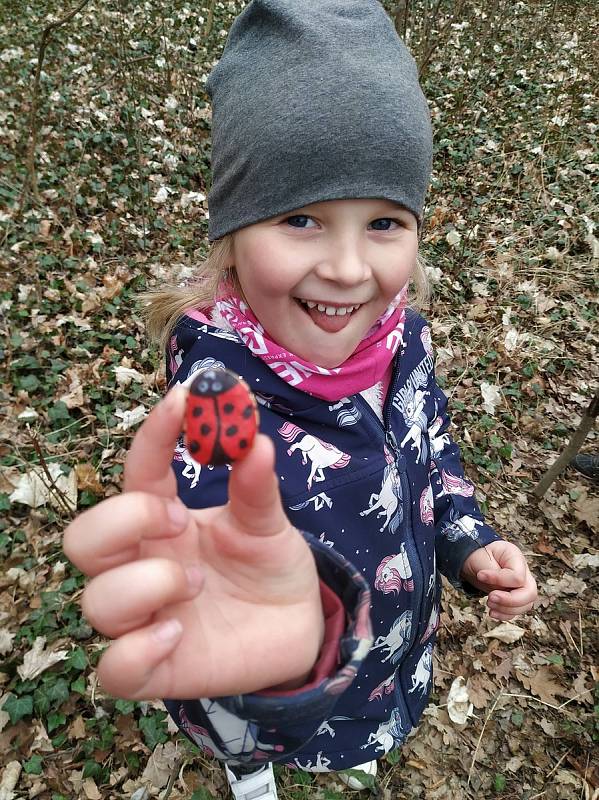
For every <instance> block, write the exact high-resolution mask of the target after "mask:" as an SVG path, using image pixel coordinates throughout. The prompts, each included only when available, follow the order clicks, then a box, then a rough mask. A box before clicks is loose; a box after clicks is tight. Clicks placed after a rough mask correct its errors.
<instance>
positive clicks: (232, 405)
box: [185, 368, 258, 466]
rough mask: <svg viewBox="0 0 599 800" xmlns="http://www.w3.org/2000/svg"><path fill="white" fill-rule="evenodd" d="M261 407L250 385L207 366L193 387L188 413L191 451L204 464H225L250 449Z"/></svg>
mask: <svg viewBox="0 0 599 800" xmlns="http://www.w3.org/2000/svg"><path fill="white" fill-rule="evenodd" d="M257 428H258V406H257V404H256V400H255V398H254V395H253V394H252V392H251V390H250V387H249V386H248V385H247V383H246V382H245V381H243V380H242V379H241V378H240V377H239V376H237V375H235V373H234V372H231V371H230V370H228V369H218V368H216V369H204V370H201V371H200V372H198V374H197V376H196V377H195V378H194V380H193V382H192V383H191V386H190V387H189V395H188V396H187V410H186V414H185V438H186V444H187V450H188V451H189V454H190V456H191V457H192V458H193V460H194V461H197V462H198V463H200V464H213V465H214V466H222V465H223V464H229V463H231V462H232V461H239V460H240V459H242V458H245V456H246V455H247V454H248V452H249V451H250V448H251V446H252V442H253V441H254V436H255V435H256V430H257Z"/></svg>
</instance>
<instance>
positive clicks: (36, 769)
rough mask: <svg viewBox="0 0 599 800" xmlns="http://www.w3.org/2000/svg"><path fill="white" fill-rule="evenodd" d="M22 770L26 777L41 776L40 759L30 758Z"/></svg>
mask: <svg viewBox="0 0 599 800" xmlns="http://www.w3.org/2000/svg"><path fill="white" fill-rule="evenodd" d="M23 769H24V770H25V772H26V773H27V774H28V775H41V774H42V757H41V756H31V758H30V759H29V761H26V762H25V763H24V764H23Z"/></svg>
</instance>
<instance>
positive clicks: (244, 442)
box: [239, 439, 248, 450]
mask: <svg viewBox="0 0 599 800" xmlns="http://www.w3.org/2000/svg"><path fill="white" fill-rule="evenodd" d="M247 446H248V443H247V439H240V440H239V447H240V448H241V449H242V450H245V448H246V447H247Z"/></svg>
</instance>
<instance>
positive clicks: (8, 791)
mask: <svg viewBox="0 0 599 800" xmlns="http://www.w3.org/2000/svg"><path fill="white" fill-rule="evenodd" d="M21 769H22V767H21V765H20V764H19V762H18V761H10V762H9V763H8V764H7V765H6V766H5V767H4V771H3V772H2V779H1V780H0V800H12V798H13V797H14V796H15V793H14V788H15V786H16V785H17V783H18V782H19V778H20V776H21Z"/></svg>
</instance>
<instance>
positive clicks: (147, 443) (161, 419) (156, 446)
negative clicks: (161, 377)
mask: <svg viewBox="0 0 599 800" xmlns="http://www.w3.org/2000/svg"><path fill="white" fill-rule="evenodd" d="M186 398H187V389H185V388H184V387H182V386H175V387H174V388H172V389H171V390H170V391H169V392H168V393H167V395H166V397H164V399H163V400H161V401H160V403H158V405H156V406H155V407H154V408H153V409H152V411H151V412H150V414H149V415H148V417H147V419H146V420H145V421H144V423H143V425H142V426H141V427H140V429H139V430H138V431H137V433H136V434H135V438H134V439H133V443H132V444H131V449H130V450H129V453H128V455H127V460H126V462H125V482H124V488H125V491H126V492H132V491H144V492H151V493H152V494H157V495H161V496H163V497H174V496H175V495H176V493H177V483H176V479H175V475H174V473H173V471H172V469H171V462H172V459H173V451H174V449H175V445H176V444H177V438H178V437H179V434H180V433H181V429H182V426H183V417H184V413H185V401H186Z"/></svg>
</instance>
